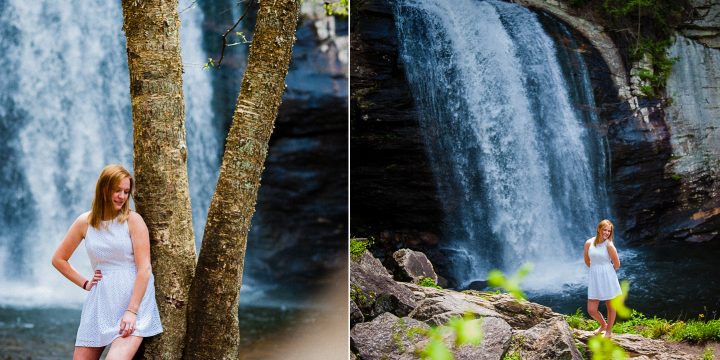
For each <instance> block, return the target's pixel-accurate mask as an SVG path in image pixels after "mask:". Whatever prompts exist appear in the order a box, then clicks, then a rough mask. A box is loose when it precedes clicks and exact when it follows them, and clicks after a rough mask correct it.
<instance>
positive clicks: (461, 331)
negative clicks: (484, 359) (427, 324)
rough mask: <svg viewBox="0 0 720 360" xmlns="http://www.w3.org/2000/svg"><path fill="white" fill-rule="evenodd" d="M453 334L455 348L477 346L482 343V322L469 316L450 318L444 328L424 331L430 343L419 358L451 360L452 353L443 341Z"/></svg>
mask: <svg viewBox="0 0 720 360" xmlns="http://www.w3.org/2000/svg"><path fill="white" fill-rule="evenodd" d="M453 334H454V335H455V346H462V345H479V344H480V343H481V342H482V320H481V319H475V318H474V317H473V316H472V315H471V314H466V315H465V316H463V317H462V318H457V317H456V318H452V319H451V320H450V321H449V322H448V324H447V325H446V326H437V327H432V328H430V330H425V335H426V336H427V337H428V338H429V340H430V341H429V342H428V344H427V345H426V346H425V348H423V349H422V350H421V351H420V354H419V355H420V358H421V359H428V360H453V359H454V357H453V354H452V351H450V349H449V348H448V347H447V345H445V342H444V341H443V340H444V339H445V338H446V337H450V336H452V335H453Z"/></svg>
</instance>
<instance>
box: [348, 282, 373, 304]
mask: <svg viewBox="0 0 720 360" xmlns="http://www.w3.org/2000/svg"><path fill="white" fill-rule="evenodd" d="M375 297H376V296H375V293H373V292H370V293H365V292H364V291H363V290H362V289H361V288H360V287H359V286H357V285H355V284H350V299H352V301H353V302H354V303H355V304H356V305H357V306H359V307H361V308H363V307H368V306H370V305H372V303H373V302H375Z"/></svg>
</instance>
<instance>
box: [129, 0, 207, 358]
mask: <svg viewBox="0 0 720 360" xmlns="http://www.w3.org/2000/svg"><path fill="white" fill-rule="evenodd" d="M122 7H123V18H124V23H123V29H124V31H125V36H126V37H127V55H128V66H129V69H130V97H131V103H132V116H133V145H134V152H135V153H134V159H135V164H134V170H135V179H136V184H137V196H135V206H136V208H137V211H138V213H139V214H141V215H142V216H143V218H144V219H145V222H146V224H147V226H148V229H149V231H150V246H151V254H152V257H151V259H152V267H153V273H154V275H155V289H156V298H157V303H158V306H159V309H160V317H161V318H162V322H163V328H164V332H163V333H162V334H161V335H159V336H156V337H154V338H150V339H146V340H145V342H144V354H143V356H144V357H145V358H149V359H180V358H181V356H182V353H183V346H184V344H185V334H186V324H187V322H186V311H187V306H186V305H187V298H188V292H189V288H190V282H191V280H192V277H193V271H194V267H195V243H194V235H193V227H192V212H191V210H190V194H189V190H188V177H187V163H186V160H187V147H186V142H185V106H184V103H183V92H182V62H181V58H180V36H179V31H180V20H179V18H178V12H177V0H171V1H162V0H152V1H141V2H140V1H136V0H123V2H122Z"/></svg>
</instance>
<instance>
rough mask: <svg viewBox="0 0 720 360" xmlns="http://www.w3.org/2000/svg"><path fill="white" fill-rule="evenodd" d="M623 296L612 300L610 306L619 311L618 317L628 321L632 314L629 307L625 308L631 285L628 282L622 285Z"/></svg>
mask: <svg viewBox="0 0 720 360" xmlns="http://www.w3.org/2000/svg"><path fill="white" fill-rule="evenodd" d="M620 289H621V290H622V294H621V295H618V296H617V297H615V298H614V299H612V300H610V305H612V307H613V308H614V309H615V310H616V311H617V315H618V316H619V317H620V318H622V319H627V318H629V317H630V314H632V311H631V310H630V308H629V307H627V306H625V299H627V295H628V291H629V290H630V283H629V282H628V281H627V280H623V281H622V283H621V284H620Z"/></svg>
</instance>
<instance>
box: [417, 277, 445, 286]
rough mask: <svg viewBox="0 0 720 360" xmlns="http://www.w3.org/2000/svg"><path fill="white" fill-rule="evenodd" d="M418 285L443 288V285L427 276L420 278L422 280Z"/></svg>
mask: <svg viewBox="0 0 720 360" xmlns="http://www.w3.org/2000/svg"><path fill="white" fill-rule="evenodd" d="M418 285H420V286H424V287H429V288H435V289H442V287H440V285H438V284H437V283H436V282H435V280H433V279H431V278H429V277H427V276H426V277H423V278H422V279H420V281H418Z"/></svg>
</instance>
